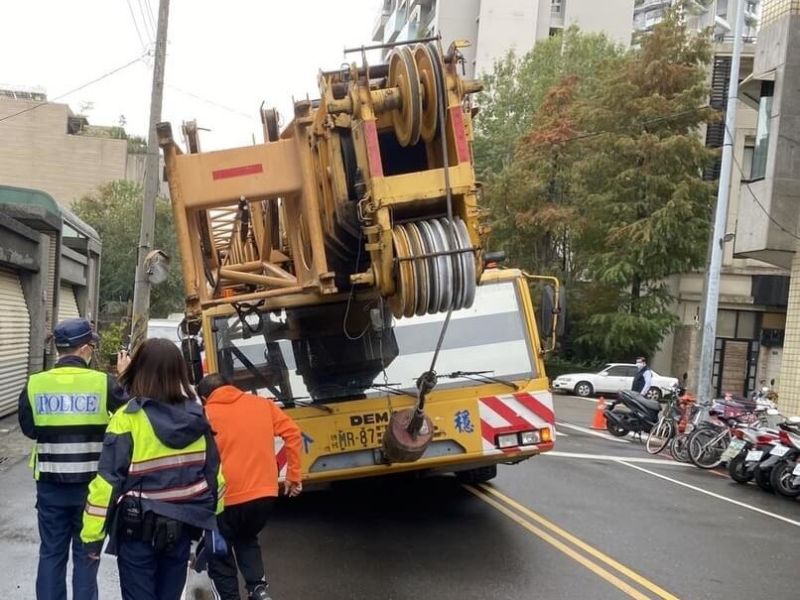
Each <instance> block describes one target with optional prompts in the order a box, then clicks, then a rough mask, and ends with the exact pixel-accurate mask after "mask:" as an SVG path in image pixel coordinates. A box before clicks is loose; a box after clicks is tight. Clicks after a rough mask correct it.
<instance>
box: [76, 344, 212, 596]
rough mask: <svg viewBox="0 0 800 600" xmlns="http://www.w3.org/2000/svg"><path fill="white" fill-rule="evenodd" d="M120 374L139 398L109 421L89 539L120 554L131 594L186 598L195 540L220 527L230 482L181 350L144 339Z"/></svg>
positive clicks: (90, 503)
mask: <svg viewBox="0 0 800 600" xmlns="http://www.w3.org/2000/svg"><path fill="white" fill-rule="evenodd" d="M120 381H121V382H122V383H123V384H124V385H125V386H126V387H127V389H128V391H129V393H130V395H131V399H130V401H128V403H127V404H126V405H125V406H124V407H123V408H121V409H120V410H118V411H117V412H116V413H115V414H114V416H113V417H112V418H111V421H110V423H109V424H108V430H107V432H106V436H105V440H104V441H103V451H102V453H101V454H100V462H99V465H98V469H97V476H96V477H95V478H94V479H93V480H92V482H91V484H90V485H89V496H88V499H87V501H86V508H85V511H84V515H83V530H82V532H81V539H82V540H83V542H84V544H85V545H86V550H87V553H88V555H89V556H90V557H92V558H94V559H99V557H100V551H101V549H102V545H103V540H104V539H105V537H106V536H108V537H109V544H108V547H107V549H106V552H108V553H109V554H116V555H117V566H118V567H119V582H120V589H121V597H122V599H123V600H179V599H180V598H181V594H182V593H183V588H184V585H185V583H186V572H187V567H188V564H189V552H190V546H191V541H192V540H193V539H198V538H199V537H200V532H201V531H202V530H205V529H211V528H213V527H214V525H215V515H216V513H218V512H221V511H222V506H223V495H224V488H225V484H224V480H223V478H222V472H221V470H220V465H219V455H218V453H217V448H216V445H215V443H214V438H213V435H212V433H211V428H210V426H209V424H208V421H207V420H206V418H205V415H204V414H203V409H202V406H200V404H199V403H198V402H197V399H196V398H195V397H194V396H190V394H191V391H190V390H191V387H190V385H189V376H188V372H187V370H186V365H185V363H184V362H183V357H182V356H181V353H180V350H178V348H177V347H176V346H175V345H174V344H173V343H172V342H171V341H169V340H166V339H159V338H153V339H148V340H146V341H145V342H144V343H143V344H142V345H141V346H140V347H139V348H138V349H137V350H136V351H135V352H134V354H133V357H132V359H131V362H130V364H129V365H128V368H127V369H126V370H125V372H124V373H123V374H122V376H121V378H120Z"/></svg>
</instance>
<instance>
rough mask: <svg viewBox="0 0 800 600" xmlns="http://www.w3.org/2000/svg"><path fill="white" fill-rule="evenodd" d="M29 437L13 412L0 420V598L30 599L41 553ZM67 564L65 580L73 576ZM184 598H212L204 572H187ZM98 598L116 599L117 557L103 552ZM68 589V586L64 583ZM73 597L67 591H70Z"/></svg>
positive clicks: (5, 599) (117, 591)
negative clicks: (187, 577) (29, 464)
mask: <svg viewBox="0 0 800 600" xmlns="http://www.w3.org/2000/svg"><path fill="white" fill-rule="evenodd" d="M32 443H33V442H32V441H31V440H29V439H28V438H26V437H25V436H24V435H22V432H21V431H20V430H19V424H18V422H17V415H16V414H13V415H9V416H8V417H4V418H2V419H0V539H1V540H3V552H0V573H2V574H3V575H2V577H0V598H2V599H3V600H30V599H31V598H35V597H36V594H35V591H34V586H35V583H36V565H37V562H38V556H39V533H38V528H37V524H36V487H35V484H34V481H33V476H32V475H31V471H30V469H29V468H28V457H29V456H30V452H31V445H32ZM70 571H71V567H70V568H68V570H67V582H69V581H71V575H70ZM188 581H189V585H187V588H188V590H187V592H186V593H185V597H186V598H187V599H201V598H210V597H211V596H210V595H203V592H202V591H201V590H206V589H208V579H207V577H206V576H205V575H197V574H196V573H193V572H191V571H190V575H189V580H188ZM98 583H99V586H100V598H119V576H118V574H117V561H116V558H114V557H113V556H109V555H107V554H104V555H103V557H102V559H101V561H100V571H99V574H98ZM67 587H68V588H69V585H67ZM69 597H70V598H71V597H72V596H71V594H70V596H69Z"/></svg>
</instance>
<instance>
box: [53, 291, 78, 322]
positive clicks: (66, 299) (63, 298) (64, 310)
mask: <svg viewBox="0 0 800 600" xmlns="http://www.w3.org/2000/svg"><path fill="white" fill-rule="evenodd" d="M80 316H81V311H79V310H78V301H77V300H75V290H73V289H72V286H71V285H68V284H65V283H62V284H61V288H60V289H59V290H58V322H59V323H60V322H61V321H63V320H64V319H79V318H80Z"/></svg>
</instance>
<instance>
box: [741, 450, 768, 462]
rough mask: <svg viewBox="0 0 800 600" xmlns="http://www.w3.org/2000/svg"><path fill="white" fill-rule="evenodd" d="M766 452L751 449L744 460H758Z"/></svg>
mask: <svg viewBox="0 0 800 600" xmlns="http://www.w3.org/2000/svg"><path fill="white" fill-rule="evenodd" d="M762 456H764V453H763V452H762V451H761V450H750V452H748V453H747V456H745V457H744V462H758V461H759V460H761V457H762Z"/></svg>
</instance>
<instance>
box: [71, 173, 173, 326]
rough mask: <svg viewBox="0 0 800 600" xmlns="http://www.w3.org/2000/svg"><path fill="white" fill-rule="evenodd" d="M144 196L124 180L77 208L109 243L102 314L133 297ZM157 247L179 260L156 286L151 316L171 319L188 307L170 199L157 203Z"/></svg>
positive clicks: (105, 187)
mask: <svg viewBox="0 0 800 600" xmlns="http://www.w3.org/2000/svg"><path fill="white" fill-rule="evenodd" d="M142 195H143V193H142V186H140V185H139V184H136V183H133V182H131V181H123V180H120V181H114V182H111V183H108V184H106V185H103V186H100V187H99V188H98V189H97V191H96V192H95V193H93V194H89V195H87V196H84V197H83V198H81V199H80V200H78V201H77V202H76V203H75V204H74V205H73V206H72V209H73V211H74V212H75V214H76V215H77V216H78V217H80V218H81V219H83V220H84V221H86V222H87V223H88V224H89V225H91V226H92V227H94V228H95V229H96V230H97V233H98V234H99V235H100V239H101V240H102V242H103V255H102V259H101V263H100V264H101V266H100V306H101V310H102V308H103V307H104V306H105V305H106V303H108V302H112V301H117V302H119V301H122V302H125V301H128V300H130V299H132V298H133V285H134V276H135V273H136V260H137V247H138V244H139V223H140V222H141V215H142ZM153 247H154V248H160V249H162V250H164V251H165V252H166V253H167V254H168V255H169V256H170V257H171V258H172V259H173V265H172V269H170V274H169V278H168V279H167V281H165V282H164V283H162V284H160V285H157V286H153V288H152V294H151V300H150V314H151V316H153V317H166V316H167V315H168V314H169V313H171V312H178V311H181V310H182V308H183V279H182V276H181V272H180V268H179V261H178V248H177V239H176V236H175V229H174V227H173V225H172V209H171V207H170V203H169V200H167V199H166V198H159V199H158V200H157V201H156V227H155V240H154V244H153Z"/></svg>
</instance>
